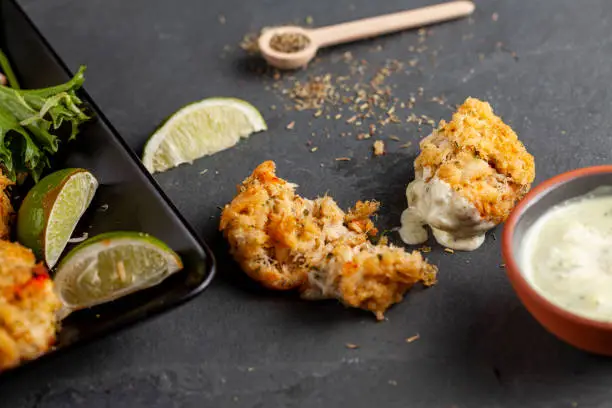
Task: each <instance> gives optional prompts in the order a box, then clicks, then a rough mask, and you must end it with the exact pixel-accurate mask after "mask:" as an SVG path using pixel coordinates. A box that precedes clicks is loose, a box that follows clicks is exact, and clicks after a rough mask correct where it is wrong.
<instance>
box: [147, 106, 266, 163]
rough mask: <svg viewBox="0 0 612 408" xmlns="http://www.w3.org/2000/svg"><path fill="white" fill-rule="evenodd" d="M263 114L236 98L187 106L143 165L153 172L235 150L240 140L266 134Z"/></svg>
mask: <svg viewBox="0 0 612 408" xmlns="http://www.w3.org/2000/svg"><path fill="white" fill-rule="evenodd" d="M266 129H267V125H266V122H265V120H264V119H263V117H262V116H261V113H259V111H258V110H257V108H255V107H254V106H253V105H251V104H250V103H248V102H245V101H243V100H240V99H235V98H209V99H204V100H202V101H200V102H195V103H192V104H190V105H187V106H185V107H184V108H182V109H181V110H179V111H178V112H176V113H175V114H174V115H172V116H171V117H170V118H169V119H168V120H167V121H166V123H165V124H164V125H162V126H161V127H160V128H159V130H157V131H156V132H155V133H154V134H153V136H151V137H150V138H149V141H148V142H147V144H146V146H145V149H144V154H143V156H142V162H143V163H144V165H145V167H146V168H147V169H148V170H149V171H150V172H151V173H155V172H161V171H165V170H168V169H171V168H173V167H176V166H178V165H180V164H182V163H192V162H193V161H194V160H195V159H199V158H200V157H203V156H206V155H211V154H214V153H217V152H219V151H221V150H224V149H227V148H229V147H232V146H234V145H235V144H236V143H238V141H239V140H240V138H247V137H249V136H250V135H251V134H252V133H255V132H260V131H262V130H266Z"/></svg>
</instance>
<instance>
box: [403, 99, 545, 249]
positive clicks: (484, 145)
mask: <svg viewBox="0 0 612 408" xmlns="http://www.w3.org/2000/svg"><path fill="white" fill-rule="evenodd" d="M420 148H421V153H420V154H419V156H418V157H417V158H416V160H415V162H414V167H415V180H414V181H413V182H412V183H410V185H409V186H408V188H407V190H406V196H407V199H408V209H407V210H406V211H404V213H403V214H402V230H401V235H402V239H403V240H404V242H406V243H408V244H420V243H423V242H424V241H425V240H426V239H427V231H426V230H425V228H424V225H426V224H428V225H429V226H430V227H431V228H432V231H433V233H434V236H435V238H436V240H437V241H438V242H439V243H440V244H442V245H444V246H447V247H449V248H454V249H459V250H474V249H476V248H478V247H479V246H480V245H481V244H482V242H483V241H484V233H485V232H486V231H487V230H489V229H491V228H493V227H494V226H495V225H497V224H500V223H502V222H503V221H505V220H506V218H507V217H508V214H509V213H510V211H511V210H512V208H514V205H515V204H516V202H517V201H518V200H520V199H521V198H522V197H523V196H524V195H525V194H526V193H527V191H529V189H530V188H531V183H532V182H533V180H534V177H535V163H534V158H533V156H532V155H530V154H529V153H528V152H527V150H526V149H525V146H523V144H522V143H521V142H520V141H519V140H518V136H517V135H516V133H514V131H513V130H512V129H511V128H510V127H509V126H508V125H506V124H505V123H504V122H503V121H502V120H501V118H499V117H498V116H496V115H495V114H494V113H493V110H492V109H491V106H490V105H489V104H488V103H486V102H482V101H479V100H478V99H474V98H468V99H467V100H466V101H465V102H464V104H463V105H461V106H460V107H459V109H458V110H457V112H455V113H454V114H453V118H452V120H451V121H450V122H448V123H446V122H444V121H441V122H440V125H439V127H438V129H436V130H434V131H433V133H432V134H431V135H429V136H428V137H426V138H425V139H423V140H422V141H421V143H420Z"/></svg>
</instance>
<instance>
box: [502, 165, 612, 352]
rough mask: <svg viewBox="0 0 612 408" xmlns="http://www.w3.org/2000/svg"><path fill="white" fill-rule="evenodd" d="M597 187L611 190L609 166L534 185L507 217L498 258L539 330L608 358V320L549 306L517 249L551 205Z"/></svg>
mask: <svg viewBox="0 0 612 408" xmlns="http://www.w3.org/2000/svg"><path fill="white" fill-rule="evenodd" d="M601 186H612V165H605V166H595V167H586V168H582V169H577V170H572V171H569V172H567V173H563V174H560V175H558V176H555V177H553V178H551V179H548V180H546V181H545V182H543V183H541V184H540V185H538V186H537V187H536V188H534V189H533V190H531V192H529V194H527V195H526V196H525V197H524V198H523V199H522V200H521V201H520V202H519V203H518V205H517V206H516V207H515V208H514V210H513V211H512V213H511V214H510V217H508V220H507V221H506V224H505V226H504V231H503V235H502V255H503V257H504V260H505V262H506V273H507V274H508V277H509V278H510V282H511V283H512V286H513V287H514V290H515V291H516V293H517V294H518V296H519V298H520V300H521V302H523V304H524V305H525V307H526V308H527V310H528V311H529V312H530V313H531V314H532V315H533V317H535V318H536V320H537V321H538V322H540V324H542V326H544V327H545V328H546V329H547V330H548V331H550V332H551V333H553V334H554V335H556V336H557V337H559V338H560V339H562V340H564V341H566V342H567V343H569V344H571V345H573V346H575V347H578V348H580V349H582V350H585V351H589V352H592V353H596V354H603V355H608V356H612V320H611V321H609V322H606V321H600V320H593V319H589V318H586V317H582V316H579V315H576V314H574V313H572V312H571V311H568V310H566V309H563V308H561V307H559V306H557V305H555V304H553V303H552V302H550V301H549V300H548V299H546V298H545V297H544V296H543V295H541V294H540V293H539V292H538V291H537V290H536V289H535V288H534V287H533V284H532V283H531V282H530V280H529V279H528V278H527V277H526V276H525V274H524V273H523V271H522V270H521V265H520V258H521V255H522V250H523V248H522V247H521V245H522V243H524V238H525V234H526V232H527V230H528V229H529V227H530V226H532V225H533V224H534V223H535V221H536V220H538V219H539V218H540V217H541V216H542V215H544V214H545V213H546V212H547V211H548V210H550V209H551V208H552V207H554V206H555V205H558V204H561V203H562V202H564V201H566V200H569V199H572V198H575V197H579V196H582V195H585V194H588V193H589V192H591V191H593V190H594V189H596V188H597V187H601ZM610 296H612V293H611V294H610Z"/></svg>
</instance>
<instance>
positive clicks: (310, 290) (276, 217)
mask: <svg viewBox="0 0 612 408" xmlns="http://www.w3.org/2000/svg"><path fill="white" fill-rule="evenodd" d="M275 171H276V167H275V164H274V163H273V162H271V161H267V162H264V163H262V164H261V165H259V166H258V167H257V168H256V169H255V170H254V171H253V174H252V175H251V176H250V177H248V178H247V179H246V180H245V181H244V182H243V183H242V184H241V185H240V186H238V194H237V196H236V197H235V198H234V199H233V200H232V202H231V203H230V204H228V205H226V206H225V208H224V209H223V213H222V216H221V223H220V229H221V231H223V234H224V236H225V237H226V238H227V240H228V241H229V244H230V250H231V253H232V255H233V256H234V258H235V259H236V261H237V262H238V263H239V264H240V266H241V268H242V269H243V270H244V272H245V273H247V274H248V275H249V276H250V277H251V278H252V279H254V280H256V281H258V282H261V283H262V284H263V285H264V286H266V287H268V288H271V289H277V290H287V289H299V290H300V292H301V293H302V296H303V297H304V298H306V299H326V298H335V299H338V300H340V301H341V302H343V303H344V304H346V305H348V306H351V307H357V308H362V309H365V310H370V311H372V312H373V313H375V314H376V316H377V318H378V319H382V318H383V317H384V312H385V310H387V309H388V308H389V307H390V306H391V305H392V304H394V303H397V302H399V301H401V300H402V297H403V295H404V294H405V293H406V291H407V290H408V289H410V287H412V286H413V285H414V284H416V283H419V282H422V283H424V284H425V285H432V284H434V283H435V276H436V272H437V269H436V267H435V266H432V265H430V264H428V263H427V262H426V261H425V260H424V259H423V257H422V256H421V254H420V253H419V252H413V253H406V252H405V251H404V250H403V249H401V248H396V247H392V246H387V245H374V244H372V243H371V242H370V240H369V237H371V236H373V235H375V234H376V233H377V230H376V228H375V227H374V224H373V223H372V221H371V220H370V216H371V215H372V214H373V213H374V212H375V211H377V210H378V207H379V205H378V203H376V202H374V201H366V202H361V201H360V202H358V203H357V204H356V205H355V207H354V208H353V209H351V210H350V211H349V212H348V213H345V212H344V211H342V210H341V209H340V208H339V207H338V205H337V204H336V203H335V202H334V200H333V199H332V198H331V197H328V196H325V197H320V198H317V199H316V200H308V199H305V198H302V197H300V196H299V195H297V194H295V188H296V185H294V184H291V183H289V182H287V181H285V180H283V179H280V178H278V177H276V174H275Z"/></svg>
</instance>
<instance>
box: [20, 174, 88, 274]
mask: <svg viewBox="0 0 612 408" xmlns="http://www.w3.org/2000/svg"><path fill="white" fill-rule="evenodd" d="M97 188H98V181H97V180H96V178H95V177H94V176H93V174H91V173H90V172H88V171H87V170H83V169H64V170H60V171H57V172H55V173H52V174H50V175H48V176H47V177H45V178H43V179H42V180H41V181H39V182H38V184H36V185H35V186H34V187H33V188H32V189H31V190H30V191H29V192H28V194H27V196H26V197H25V199H24V200H23V203H22V204H21V207H20V208H19V213H18V216H17V239H18V240H19V242H21V243H22V244H23V245H25V246H27V247H29V248H31V249H32V250H33V251H34V253H35V254H36V256H37V257H38V258H39V259H43V260H44V261H45V262H46V263H47V266H48V267H49V268H53V266H55V264H56V263H57V261H58V260H59V257H60V256H61V254H62V252H63V251H64V248H66V244H67V243H68V240H69V239H70V237H71V236H72V233H73V232H74V229H75V228H76V226H77V223H78V222H79V220H80V219H81V217H82V216H83V214H84V213H85V211H86V210H87V207H89V204H90V203H91V200H92V199H93V197H94V194H95V193H96V190H97Z"/></svg>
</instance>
